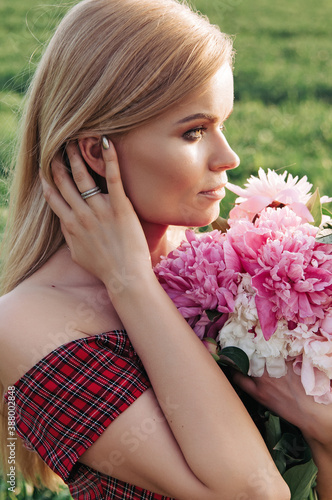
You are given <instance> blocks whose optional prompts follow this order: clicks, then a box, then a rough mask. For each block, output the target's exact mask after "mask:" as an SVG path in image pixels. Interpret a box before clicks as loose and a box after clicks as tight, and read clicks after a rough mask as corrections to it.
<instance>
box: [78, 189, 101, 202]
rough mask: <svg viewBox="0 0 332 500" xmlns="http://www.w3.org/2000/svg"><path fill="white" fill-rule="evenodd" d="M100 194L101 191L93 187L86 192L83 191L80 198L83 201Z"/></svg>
mask: <svg viewBox="0 0 332 500" xmlns="http://www.w3.org/2000/svg"><path fill="white" fill-rule="evenodd" d="M99 193H101V189H100V187H98V186H95V187H94V188H92V189H88V190H87V191H84V193H81V196H82V198H83V200H86V199H87V198H90V196H94V195H95V194H99Z"/></svg>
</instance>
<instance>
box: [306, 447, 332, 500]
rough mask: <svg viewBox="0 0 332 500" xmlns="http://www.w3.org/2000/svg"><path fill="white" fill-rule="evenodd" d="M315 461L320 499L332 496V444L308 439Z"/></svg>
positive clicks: (328, 499) (329, 498)
mask: <svg viewBox="0 0 332 500" xmlns="http://www.w3.org/2000/svg"><path fill="white" fill-rule="evenodd" d="M308 444H309V446H310V448H311V451H312V456H313V459H314V462H315V464H316V466H317V468H318V474H317V488H316V489H317V493H318V497H319V500H331V498H332V444H330V445H324V444H321V443H319V442H318V441H315V440H313V439H308Z"/></svg>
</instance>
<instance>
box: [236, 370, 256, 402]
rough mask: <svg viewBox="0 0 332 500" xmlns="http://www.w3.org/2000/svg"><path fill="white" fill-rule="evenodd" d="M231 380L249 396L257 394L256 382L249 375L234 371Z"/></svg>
mask: <svg viewBox="0 0 332 500" xmlns="http://www.w3.org/2000/svg"><path fill="white" fill-rule="evenodd" d="M232 380H233V382H234V383H235V384H236V385H237V386H239V387H240V389H242V390H243V391H244V392H246V393H248V394H249V395H250V396H252V397H255V395H257V387H256V383H255V380H254V379H252V378H251V377H248V376H247V375H243V374H242V373H240V372H235V373H234V375H233V377H232Z"/></svg>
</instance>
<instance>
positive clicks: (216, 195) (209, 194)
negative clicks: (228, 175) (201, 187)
mask: <svg viewBox="0 0 332 500" xmlns="http://www.w3.org/2000/svg"><path fill="white" fill-rule="evenodd" d="M199 195H200V196H205V197H206V198H209V199H210V200H218V201H220V200H222V199H223V198H224V197H225V187H224V185H221V186H218V187H216V188H214V189H209V190H208V191H201V192H200V193H199Z"/></svg>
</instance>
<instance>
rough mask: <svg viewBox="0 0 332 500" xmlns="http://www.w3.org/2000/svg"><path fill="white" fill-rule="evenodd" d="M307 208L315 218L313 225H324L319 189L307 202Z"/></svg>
mask: <svg viewBox="0 0 332 500" xmlns="http://www.w3.org/2000/svg"><path fill="white" fill-rule="evenodd" d="M307 207H308V209H309V210H310V213H311V215H312V216H313V218H314V222H313V223H312V224H313V225H314V226H317V227H319V226H320V225H321V223H322V204H321V202H320V196H319V189H318V188H317V189H316V191H315V192H314V194H313V195H312V196H311V197H310V199H309V200H308V202H307Z"/></svg>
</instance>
